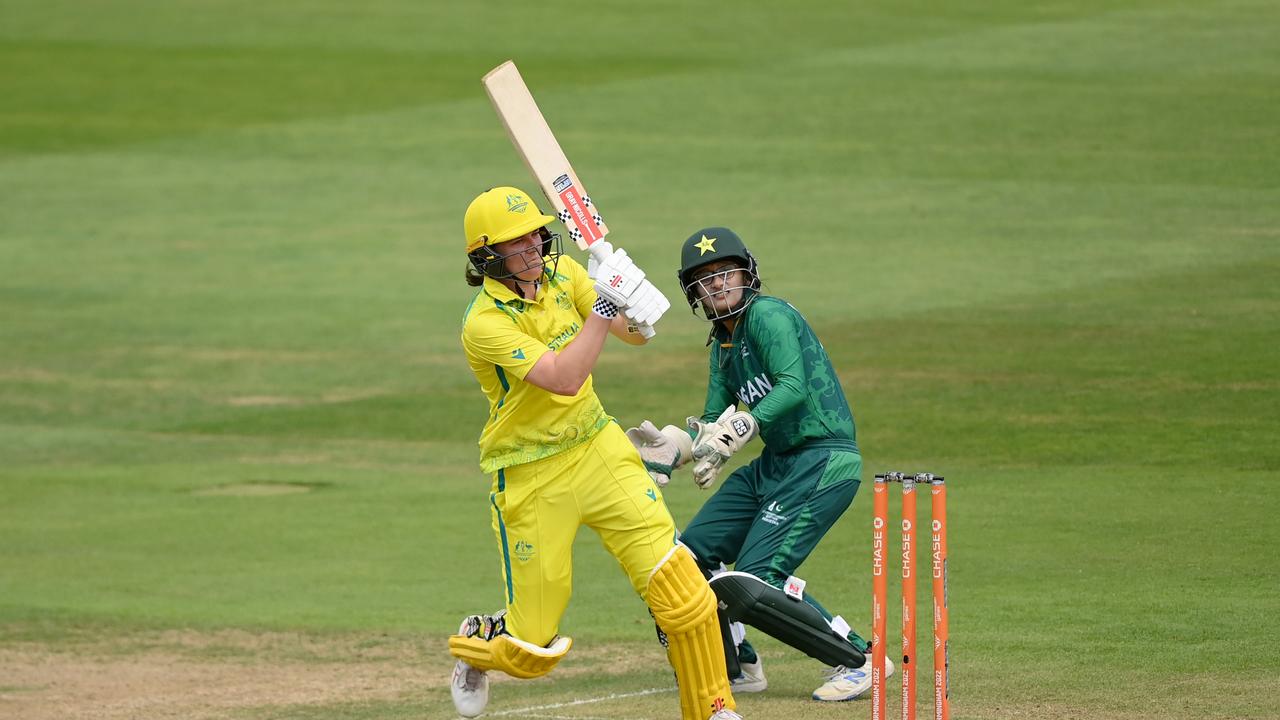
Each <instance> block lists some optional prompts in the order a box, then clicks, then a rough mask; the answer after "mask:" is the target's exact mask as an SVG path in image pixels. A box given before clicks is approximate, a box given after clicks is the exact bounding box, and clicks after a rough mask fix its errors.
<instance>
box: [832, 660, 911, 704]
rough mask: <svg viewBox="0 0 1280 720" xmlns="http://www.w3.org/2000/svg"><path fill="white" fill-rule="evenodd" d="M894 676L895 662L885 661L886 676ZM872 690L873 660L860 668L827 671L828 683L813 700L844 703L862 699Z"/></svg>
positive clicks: (843, 667)
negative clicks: (857, 698)
mask: <svg viewBox="0 0 1280 720" xmlns="http://www.w3.org/2000/svg"><path fill="white" fill-rule="evenodd" d="M891 675H893V661H892V660H890V659H889V658H885V659H884V676H885V677H889V676H891ZM870 689H871V658H870V657H868V658H867V662H866V664H864V665H863V666H862V667H860V668H847V667H845V666H843V665H837V666H836V667H833V668H831V669H829V670H827V681H826V682H824V683H822V685H821V686H820V687H819V688H818V689H817V690H814V691H813V699H814V700H820V701H822V702H844V701H845V700H852V699H854V698H856V697H861V696H862V695H864V694H866V692H867V691H868V690H870Z"/></svg>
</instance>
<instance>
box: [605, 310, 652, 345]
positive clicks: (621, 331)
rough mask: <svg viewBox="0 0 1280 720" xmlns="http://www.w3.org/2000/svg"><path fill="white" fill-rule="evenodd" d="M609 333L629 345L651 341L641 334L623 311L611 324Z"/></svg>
mask: <svg viewBox="0 0 1280 720" xmlns="http://www.w3.org/2000/svg"><path fill="white" fill-rule="evenodd" d="M609 334H610V335H613V336H614V337H616V338H618V339H619V340H621V341H622V342H624V343H626V344H628V345H644V344H645V343H647V342H649V341H648V340H646V339H645V337H644V336H643V335H641V334H640V330H639V329H638V328H637V327H636V326H635V325H634V324H633V323H632V322H631V321H630V320H628V319H627V318H626V317H624V316H623V315H622V314H621V313H619V314H618V317H616V318H614V319H613V322H612V323H611V324H610V325H609Z"/></svg>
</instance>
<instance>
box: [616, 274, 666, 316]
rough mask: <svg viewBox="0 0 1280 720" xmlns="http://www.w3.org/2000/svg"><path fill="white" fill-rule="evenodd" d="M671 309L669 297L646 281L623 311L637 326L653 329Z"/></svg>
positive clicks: (637, 289) (634, 293)
mask: <svg viewBox="0 0 1280 720" xmlns="http://www.w3.org/2000/svg"><path fill="white" fill-rule="evenodd" d="M670 308H671V301H669V300H667V296H666V295H663V294H662V291H661V290H659V289H658V288H657V287H655V286H654V284H653V283H651V282H649V281H648V280H645V281H643V282H641V283H640V287H638V288H636V290H635V292H633V293H632V294H631V298H630V299H629V301H628V304H627V306H626V307H624V308H623V309H622V314H623V315H626V316H627V319H628V320H630V321H632V322H634V323H636V324H637V325H648V326H650V327H652V326H653V325H654V323H656V322H658V318H661V317H662V314H663V313H665V312H666V311H667V310H669V309H670Z"/></svg>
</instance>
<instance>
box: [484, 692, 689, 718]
mask: <svg viewBox="0 0 1280 720" xmlns="http://www.w3.org/2000/svg"><path fill="white" fill-rule="evenodd" d="M674 690H675V688H649V689H648V690H640V691H639V692H632V693H610V694H608V695H605V696H604V697H598V698H587V699H586V700H574V701H572V702H563V703H553V704H551V705H535V706H533V707H527V708H519V709H517V710H503V711H502V712H496V713H489V717H501V716H503V715H521V714H524V715H528V714H529V713H533V712H537V711H539V710H556V709H558V708H566V707H573V706H574V705H590V704H591V703H598V702H608V701H610V700H621V699H623V698H633V697H640V696H641V695H654V694H657V693H664V692H673V691H674Z"/></svg>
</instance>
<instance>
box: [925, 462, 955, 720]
mask: <svg viewBox="0 0 1280 720" xmlns="http://www.w3.org/2000/svg"><path fill="white" fill-rule="evenodd" d="M930 485H931V488H930V490H931V493H932V503H931V508H930V509H931V511H932V515H933V527H932V532H931V533H930V537H931V540H932V542H931V543H930V544H931V548H930V551H931V558H932V562H931V565H932V574H933V717H934V719H935V720H950V718H951V704H950V703H951V687H950V678H949V671H950V663H951V659H950V653H949V652H948V650H949V648H948V642H949V637H948V630H947V623H948V618H947V486H946V484H945V483H944V482H943V479H942V478H940V477H936V478H932V479H931V481H930Z"/></svg>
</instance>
